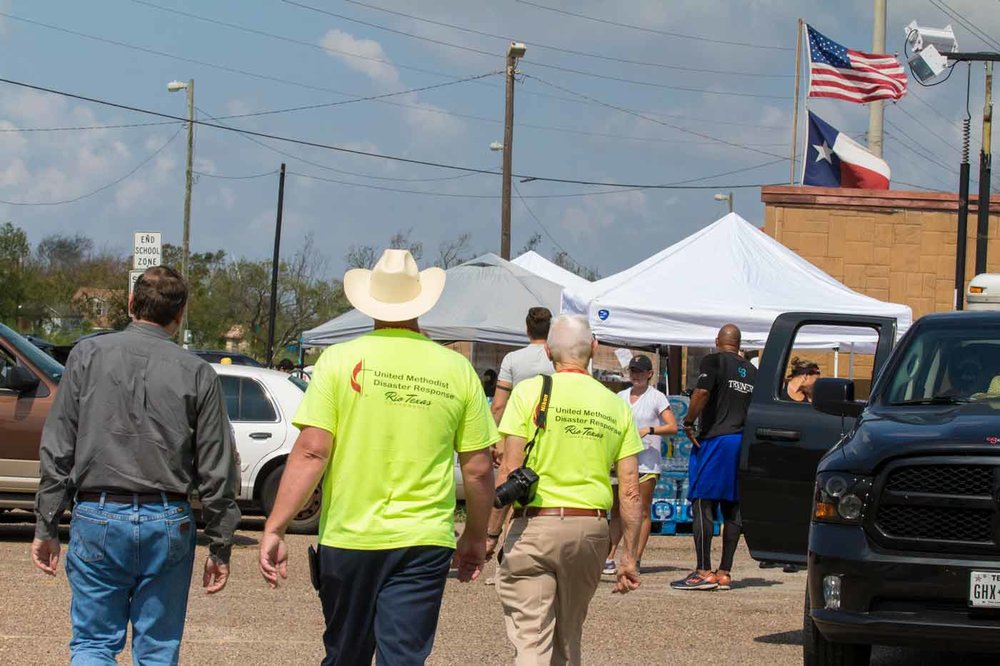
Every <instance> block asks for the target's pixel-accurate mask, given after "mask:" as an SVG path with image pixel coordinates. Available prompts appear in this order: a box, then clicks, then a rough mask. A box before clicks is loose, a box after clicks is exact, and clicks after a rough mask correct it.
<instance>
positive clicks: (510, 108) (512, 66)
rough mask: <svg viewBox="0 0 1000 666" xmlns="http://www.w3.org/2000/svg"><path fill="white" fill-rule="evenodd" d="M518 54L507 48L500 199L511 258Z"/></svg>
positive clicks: (504, 245)
mask: <svg viewBox="0 0 1000 666" xmlns="http://www.w3.org/2000/svg"><path fill="white" fill-rule="evenodd" d="M511 46H513V45H511ZM516 67H517V56H516V55H515V54H514V53H513V52H512V49H511V48H510V47H508V48H507V100H506V106H505V111H504V127H503V192H502V195H501V201H500V257H501V258H503V259H510V177H511V176H510V175H511V169H512V164H513V145H514V73H515V71H516Z"/></svg>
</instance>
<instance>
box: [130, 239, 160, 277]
mask: <svg viewBox="0 0 1000 666" xmlns="http://www.w3.org/2000/svg"><path fill="white" fill-rule="evenodd" d="M162 263H163V245H162V244H161V243H160V232H159V231H137V232H136V233H135V242H134V243H133V245H132V268H133V269H135V270H137V271H144V270H146V269H147V268H152V267H153V266H159V265H160V264H162Z"/></svg>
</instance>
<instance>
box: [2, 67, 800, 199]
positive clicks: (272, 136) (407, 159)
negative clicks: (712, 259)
mask: <svg viewBox="0 0 1000 666" xmlns="http://www.w3.org/2000/svg"><path fill="white" fill-rule="evenodd" d="M0 83H6V84H8V85H13V86H17V87H20V88H27V89H29V90H37V91H39V92H45V93H49V94H53V95H61V96H63V97H68V98H71V99H77V100H81V101H84V102H90V103H92V104H100V105H102V106H108V107H112V108H116V109H122V110H124V111H132V112H135V113H142V114H146V115H150V116H155V117H158V118H166V119H170V120H177V121H183V122H189V121H188V119H187V118H182V117H180V116H174V115H171V114H169V113H163V112H161V111H152V110H150V109H143V108H141V107H137V106H131V105H128V104H121V103H118V102H111V101H108V100H103V99H98V98H96V97H88V96H86V95H80V94H77V93H70V92H66V91H62V90H57V89H54V88H46V87H44V86H38V85H34V84H31V83H24V82H22V81H15V80H12V79H5V78H0ZM191 122H193V123H194V124H195V125H196V126H198V125H200V126H202V127H211V128H214V129H221V130H225V131H227V132H234V133H237V134H243V135H246V136H254V137H258V138H262V139H272V140H275V141H282V142H285V143H291V144H295V145H300V146H307V147H310V148H322V149H324V150H331V151H334V152H340V153H347V154H349V155H359V156H363V157H372V158H377V159H383V160H390V161H394V162H403V163H406V164H416V165H419V166H427V167H434V168H438V169H450V170H452V171H464V172H467V173H483V174H490V175H497V173H496V171H495V170H490V169H479V168H475V167H467V166H460V165H456V164H446V163H444V162H435V161H432V160H419V159H414V158H410V157H401V156H398V155H387V154H383V153H376V152H373V151H366V150H360V149H357V148H346V147H344V146H337V145H333V144H327V143H321V142H318V141H310V140H307V139H296V138H294V137H286V136H281V135H277V134H269V133H267V132H257V131H254V130H249V129H242V128H236V127H230V126H228V125H223V124H220V123H213V122H206V121H204V120H198V119H197V118H196V119H194V120H193V121H191ZM716 140H717V141H721V140H720V139H716ZM723 143H725V142H723ZM734 145H737V146H738V147H742V146H739V144H734ZM750 150H753V149H750ZM755 152H762V153H763V151H755ZM763 154H765V155H769V156H771V157H778V158H779V159H780V160H781V161H784V160H786V159H788V158H785V157H780V156H775V155H772V154H770V153H763ZM761 166H763V165H761ZM512 175H513V177H515V178H523V179H526V180H537V181H541V182H548V183H565V184H572V185H597V186H600V187H623V188H638V189H650V190H655V189H702V188H701V187H698V186H692V187H677V186H675V185H673V184H636V183H616V182H607V181H597V180H582V179H576V178H556V177H552V176H534V175H531V174H519V173H515V174H512ZM706 178H708V177H706ZM709 187H727V188H733V189H738V188H747V187H761V185H760V184H740V185H725V186H723V185H706V186H704V188H709Z"/></svg>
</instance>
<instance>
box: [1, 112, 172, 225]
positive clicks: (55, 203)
mask: <svg viewBox="0 0 1000 666" xmlns="http://www.w3.org/2000/svg"><path fill="white" fill-rule="evenodd" d="M182 129H184V128H183V127H178V128H177V131H176V132H174V134H173V136H171V137H170V138H169V139H167V141H166V143H164V144H163V145H162V146H160V147H159V148H157V149H156V150H154V151H153V152H152V154H150V155H149V157H147V158H146V159H144V160H143V161H141V162H139V164H137V165H136V166H135V167H134V168H133V169H132V170H131V171H129V172H128V173H126V174H125V175H124V176H122V177H120V178H117V179H115V180H113V181H111V182H110V183H108V184H107V185H102V186H101V187H98V188H97V189H96V190H92V191H90V192H87V193H86V194H81V195H80V196H78V197H73V198H72V199H63V200H61V201H5V200H3V199H0V203H2V204H7V205H8V206H61V205H63V204H69V203H76V202H77V201H82V200H83V199H87V198H89V197H92V196H94V195H95V194H98V193H100V192H103V191H104V190H106V189H108V188H111V187H114V186H115V185H117V184H118V183H120V182H122V181H124V180H125V179H127V178H129V177H131V176H132V175H133V174H135V173H136V172H137V171H139V169H141V168H142V167H144V166H146V165H147V164H149V163H150V162H151V161H152V160H153V158H155V157H156V156H157V155H159V154H160V153H161V152H162V151H163V149H164V148H166V147H167V146H169V145H170V144H171V142H173V140H174V139H176V138H177V136H178V135H179V134H180V133H181V130H182Z"/></svg>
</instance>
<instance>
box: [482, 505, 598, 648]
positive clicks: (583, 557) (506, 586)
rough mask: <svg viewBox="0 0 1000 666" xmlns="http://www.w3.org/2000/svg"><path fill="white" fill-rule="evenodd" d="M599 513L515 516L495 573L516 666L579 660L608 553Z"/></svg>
mask: <svg viewBox="0 0 1000 666" xmlns="http://www.w3.org/2000/svg"><path fill="white" fill-rule="evenodd" d="M609 544H610V542H609V539H608V521H607V520H606V519H604V518H596V517H595V518H590V517H567V518H560V517H559V516H536V517H534V518H517V519H515V520H514V521H513V522H512V523H511V526H510V531H509V533H508V536H507V540H506V542H505V543H504V549H503V550H504V560H503V563H502V564H501V565H500V567H499V569H498V572H497V584H496V587H497V593H498V594H499V595H500V603H501V604H502V606H503V612H504V622H505V623H506V625H507V637H508V638H509V639H510V642H511V643H513V644H514V649H515V650H516V651H517V655H516V659H515V663H516V664H517V666H547V665H549V664H579V663H580V643H581V641H582V639H583V621H584V620H585V619H586V618H587V607H588V606H589V605H590V600H591V598H592V597H593V596H594V592H595V591H597V584H598V583H599V582H600V580H601V567H603V566H604V558H605V557H606V556H607V554H608V548H609Z"/></svg>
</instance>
